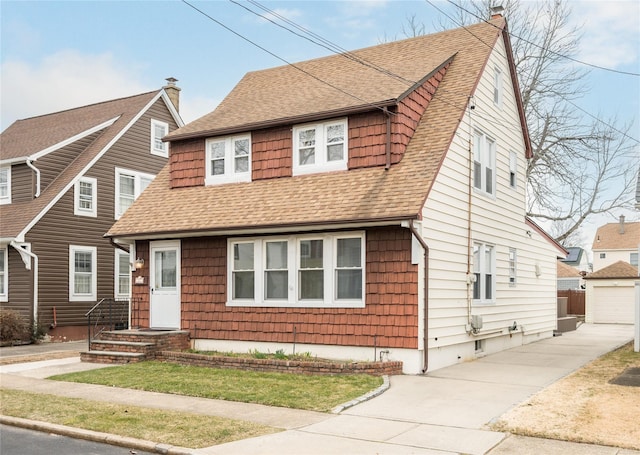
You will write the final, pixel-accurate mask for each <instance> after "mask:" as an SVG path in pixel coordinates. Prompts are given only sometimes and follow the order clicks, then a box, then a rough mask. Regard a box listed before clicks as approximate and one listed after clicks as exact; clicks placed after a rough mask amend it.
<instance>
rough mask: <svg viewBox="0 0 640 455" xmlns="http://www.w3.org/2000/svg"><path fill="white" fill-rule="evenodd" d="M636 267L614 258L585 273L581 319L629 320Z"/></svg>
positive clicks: (633, 307) (614, 321)
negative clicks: (602, 265) (584, 305)
mask: <svg viewBox="0 0 640 455" xmlns="http://www.w3.org/2000/svg"><path fill="white" fill-rule="evenodd" d="M637 280H638V267H637V266H635V267H634V266H632V265H630V264H629V263H628V262H624V261H618V262H615V263H613V264H611V265H608V266H606V267H604V268H602V269H600V270H598V271H596V272H593V273H591V274H589V275H587V276H586V277H585V281H586V283H587V295H586V302H585V304H586V314H585V321H586V322H593V323H608V324H633V321H634V315H635V305H634V302H635V287H634V286H635V282H636V281H637Z"/></svg>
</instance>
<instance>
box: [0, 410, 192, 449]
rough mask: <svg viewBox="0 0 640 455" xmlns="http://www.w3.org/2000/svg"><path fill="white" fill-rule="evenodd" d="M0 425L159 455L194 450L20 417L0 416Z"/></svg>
mask: <svg viewBox="0 0 640 455" xmlns="http://www.w3.org/2000/svg"><path fill="white" fill-rule="evenodd" d="M0 423H1V424H4V425H12V426H14V427H20V428H26V429H27V430H35V431H42V432H46V433H53V434H59V435H61V436H68V437H70V438H75V439H84V440H86V441H93V442H101V443H104V444H110V445H115V446H120V447H126V448H128V449H137V450H144V451H146V452H153V453H159V454H163V455H192V454H193V453H194V449H188V448H186V447H178V446H172V445H169V444H160V443H157V442H153V441H146V440H144V439H136V438H130V437H127V436H118V435H114V434H109V433H101V432H99V431H92V430H84V429H81V428H75V427H68V426H66V425H58V424H55V423H48V422H40V421H37V420H29V419H22V418H20V417H11V416H6V415H0Z"/></svg>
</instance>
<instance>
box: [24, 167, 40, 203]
mask: <svg viewBox="0 0 640 455" xmlns="http://www.w3.org/2000/svg"><path fill="white" fill-rule="evenodd" d="M33 162H34V160H33V159H32V158H29V159H27V161H26V163H27V166H28V167H29V168H31V169H33V172H35V173H36V193H35V194H34V195H33V197H40V169H38V168H37V167H35V166H34V164H33Z"/></svg>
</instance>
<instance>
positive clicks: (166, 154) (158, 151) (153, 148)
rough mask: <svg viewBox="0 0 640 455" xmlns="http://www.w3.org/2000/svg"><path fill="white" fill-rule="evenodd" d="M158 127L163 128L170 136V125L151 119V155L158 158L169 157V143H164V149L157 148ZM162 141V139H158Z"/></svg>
mask: <svg viewBox="0 0 640 455" xmlns="http://www.w3.org/2000/svg"><path fill="white" fill-rule="evenodd" d="M156 126H161V127H163V128H164V129H165V131H166V133H165V134H169V124H168V123H167V122H161V121H160V120H154V119H151V154H152V155H156V156H161V157H163V158H168V157H169V143H167V142H163V143H162V145H163V147H162V149H159V148H157V147H156V136H155V134H156ZM158 139H162V138H158Z"/></svg>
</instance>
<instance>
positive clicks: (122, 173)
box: [115, 168, 155, 220]
mask: <svg viewBox="0 0 640 455" xmlns="http://www.w3.org/2000/svg"><path fill="white" fill-rule="evenodd" d="M115 178H116V194H115V219H116V220H117V219H119V218H120V217H121V216H122V215H123V214H124V212H126V211H127V209H128V208H129V207H131V206H132V205H133V203H134V201H135V200H136V199H138V197H139V196H140V194H142V192H143V191H144V190H145V188H147V186H149V184H150V183H151V181H152V180H153V179H154V178H155V176H154V175H152V174H145V173H143V172H137V171H131V170H129V169H120V168H116V177H115Z"/></svg>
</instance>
